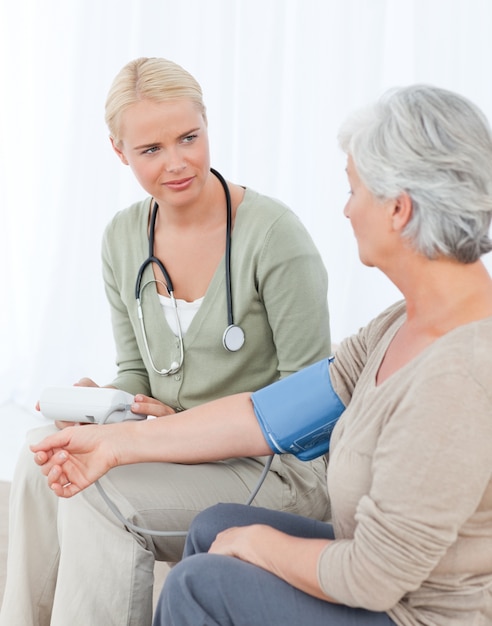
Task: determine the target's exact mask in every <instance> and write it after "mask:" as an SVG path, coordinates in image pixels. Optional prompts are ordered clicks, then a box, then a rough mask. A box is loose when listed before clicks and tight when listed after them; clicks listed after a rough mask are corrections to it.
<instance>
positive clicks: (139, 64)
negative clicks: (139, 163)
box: [105, 57, 207, 144]
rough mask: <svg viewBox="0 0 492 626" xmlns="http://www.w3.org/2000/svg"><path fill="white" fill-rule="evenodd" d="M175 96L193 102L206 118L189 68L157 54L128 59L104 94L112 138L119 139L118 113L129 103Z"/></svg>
mask: <svg viewBox="0 0 492 626" xmlns="http://www.w3.org/2000/svg"><path fill="white" fill-rule="evenodd" d="M177 99H188V100H191V101H192V102H194V103H195V104H196V105H197V107H198V109H199V110H200V112H201V113H202V115H203V117H204V119H205V122H206V121H207V117H206V108H205V105H204V103H203V94H202V89H201V87H200V85H199V84H198V82H197V81H196V80H195V78H194V77H193V76H192V75H191V74H190V73H189V72H187V71H186V70H185V69H183V68H182V67H181V66H180V65H178V64H177V63H173V62H172V61H168V60H167V59H162V58H157V57H152V58H147V57H140V58H138V59H135V60H133V61H130V62H129V63H127V64H126V65H125V66H124V67H123V68H122V69H121V70H120V72H119V73H118V74H117V75H116V77H115V79H114V80H113V83H112V85H111V87H110V89H109V92H108V96H107V98H106V105H105V120H106V124H107V126H108V128H109V132H110V135H111V137H112V139H113V141H114V142H115V143H116V144H118V143H120V140H121V137H120V136H119V130H120V116H121V114H122V113H123V111H125V109H127V108H128V107H129V106H131V105H132V104H135V103H136V102H139V101H141V100H153V101H154V102H165V101H166V100H177Z"/></svg>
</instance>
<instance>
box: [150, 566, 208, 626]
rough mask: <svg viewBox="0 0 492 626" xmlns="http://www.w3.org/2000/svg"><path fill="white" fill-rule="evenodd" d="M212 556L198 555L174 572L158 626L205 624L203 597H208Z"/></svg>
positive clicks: (156, 619)
mask: <svg viewBox="0 0 492 626" xmlns="http://www.w3.org/2000/svg"><path fill="white" fill-rule="evenodd" d="M211 556H212V555H209V554H196V555H193V556H190V557H189V558H187V559H184V560H183V561H180V562H179V563H177V564H176V565H175V566H174V567H173V568H172V569H171V571H170V572H169V573H168V574H167V576H166V580H165V583H164V586H163V588H162V591H161V594H160V596H159V600H158V602H157V606H156V610H155V615H154V626H161V625H162V626H164V625H166V626H169V625H172V624H198V623H204V622H203V621H202V619H201V615H202V610H203V609H202V607H201V604H202V600H203V599H202V598H201V596H202V595H203V593H204V589H203V586H204V581H207V580H208V579H209V576H210V563H209V560H210V557H211ZM212 558H213V557H212ZM206 588H207V584H206V583H205V589H206Z"/></svg>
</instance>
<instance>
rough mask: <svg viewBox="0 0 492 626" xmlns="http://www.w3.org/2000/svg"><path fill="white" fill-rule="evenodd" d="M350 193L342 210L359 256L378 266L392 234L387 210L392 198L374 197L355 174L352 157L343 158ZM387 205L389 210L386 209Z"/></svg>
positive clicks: (384, 256)
mask: <svg viewBox="0 0 492 626" xmlns="http://www.w3.org/2000/svg"><path fill="white" fill-rule="evenodd" d="M346 171H347V177H348V180H349V185H350V197H349V200H348V202H347V204H346V205H345V208H344V210H343V214H344V215H345V217H347V218H348V219H349V220H350V223H351V225H352V228H353V231H354V235H355V238H356V240H357V246H358V249H359V257H360V260H361V261H362V262H363V263H364V264H365V265H368V266H371V267H372V266H377V267H381V262H384V259H385V258H386V253H387V252H388V251H389V248H388V246H389V245H390V244H391V240H390V235H392V234H393V232H394V231H393V228H392V224H391V213H392V210H391V209H392V207H393V206H394V201H391V200H386V201H381V200H379V199H378V198H376V197H375V196H374V195H373V194H372V193H371V192H370V191H369V189H368V188H367V187H366V186H365V185H364V183H363V182H362V180H361V179H360V178H359V175H358V173H357V169H356V167H355V164H354V162H353V159H352V157H350V156H349V157H348V159H347V169H346ZM389 209H390V210H389Z"/></svg>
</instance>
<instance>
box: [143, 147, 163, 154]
mask: <svg viewBox="0 0 492 626" xmlns="http://www.w3.org/2000/svg"><path fill="white" fill-rule="evenodd" d="M157 150H159V148H158V147H157V146H152V148H147V150H144V152H143V153H144V154H154V152H157Z"/></svg>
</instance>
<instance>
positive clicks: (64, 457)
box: [58, 451, 68, 461]
mask: <svg viewBox="0 0 492 626" xmlns="http://www.w3.org/2000/svg"><path fill="white" fill-rule="evenodd" d="M58 458H59V459H60V461H65V460H66V459H67V458H68V457H67V453H66V452H63V451H62V452H59V453H58Z"/></svg>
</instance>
